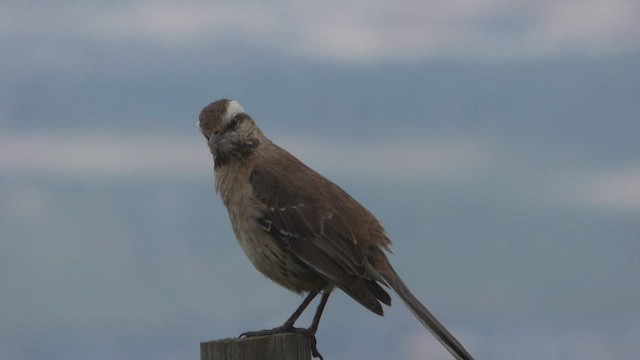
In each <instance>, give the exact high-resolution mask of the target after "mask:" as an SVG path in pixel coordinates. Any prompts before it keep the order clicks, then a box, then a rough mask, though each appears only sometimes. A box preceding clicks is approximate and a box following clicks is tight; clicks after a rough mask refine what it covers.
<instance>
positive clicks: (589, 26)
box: [0, 0, 640, 62]
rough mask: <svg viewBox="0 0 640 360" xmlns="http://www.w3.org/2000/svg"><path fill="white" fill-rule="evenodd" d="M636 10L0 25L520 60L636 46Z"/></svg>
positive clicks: (324, 53) (526, 6)
mask: <svg viewBox="0 0 640 360" xmlns="http://www.w3.org/2000/svg"><path fill="white" fill-rule="evenodd" d="M337 9H339V10H337ZM639 11H640V4H639V3H638V2H637V1H634V0H611V1H607V2H602V1H597V0H558V1H550V0H544V1H537V2H512V1H508V0H483V1H475V2H469V1H463V0H448V1H447V0H436V1H428V2H425V1H417V0H407V1H402V2H388V1H382V0H377V1H356V2H351V3H350V6H344V4H343V3H342V2H338V1H335V0H333V1H325V2H296V1H279V2H277V3H276V4H271V5H266V4H265V3H264V2H258V1H248V2H232V1H223V2H208V1H199V0H194V1H186V2H179V3H178V2H171V1H150V0H139V1H126V2H124V3H114V4H103V3H92V2H80V3H77V2H74V3H71V2H69V3H55V4H52V5H49V6H47V5H42V4H38V6H37V8H36V7H35V6H34V5H30V4H28V3H25V2H15V3H14V4H10V5H8V6H6V8H5V9H4V11H3V14H2V15H0V20H1V21H0V24H2V25H0V33H2V34H4V35H5V36H6V35H8V34H11V35H12V36H16V35H18V36H20V35H22V36H27V37H34V36H35V37H39V38H40V40H41V44H42V45H43V46H44V45H46V44H51V41H50V40H51V39H57V40H60V39H63V38H71V39H73V38H79V39H81V40H86V39H87V38H89V39H91V40H94V41H115V42H118V41H130V40H144V41H149V42H152V43H156V44H159V45H161V46H167V47H184V46H192V47H200V46H202V45H203V44H204V45H206V48H207V49H209V50H211V51H214V52H215V51H216V48H218V50H219V49H220V46H221V45H223V44H228V43H229V42H233V43H239V44H244V45H247V46H249V47H256V48H264V49H271V50H272V51H277V52H285V53H289V54H294V55H299V56H303V57H312V58H315V59H321V60H330V61H334V60H338V61H345V60H346V61H354V62H366V61H372V60H398V59H405V60H406V59H423V58H443V57H445V58H449V57H453V58H458V59H464V60H469V59H481V60H491V59H494V60H495V59H505V58H506V59H523V58H524V59H526V58H538V57H555V56H563V55H566V54H578V55H602V54H610V53H616V52H637V51H638V50H639V49H640V45H639V44H640V43H639V42H638V41H637V37H636V34H638V33H639V32H640V22H638V21H637V14H638V12H639Z"/></svg>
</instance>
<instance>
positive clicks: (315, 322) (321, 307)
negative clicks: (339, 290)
mask: <svg viewBox="0 0 640 360" xmlns="http://www.w3.org/2000/svg"><path fill="white" fill-rule="evenodd" d="M329 295H331V291H325V292H323V293H322V298H321V299H320V303H319V304H318V308H317V309H316V314H315V315H314V316H313V321H312V322H311V326H309V331H311V333H312V334H314V335H315V334H316V331H318V324H320V317H321V316H322V312H323V311H324V306H325V305H327V300H329Z"/></svg>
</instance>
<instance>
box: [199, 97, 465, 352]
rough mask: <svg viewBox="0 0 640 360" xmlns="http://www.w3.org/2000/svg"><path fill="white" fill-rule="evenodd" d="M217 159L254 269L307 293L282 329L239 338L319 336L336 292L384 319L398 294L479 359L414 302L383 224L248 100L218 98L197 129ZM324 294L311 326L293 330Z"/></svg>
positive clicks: (450, 344) (431, 326)
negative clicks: (270, 129)
mask: <svg viewBox="0 0 640 360" xmlns="http://www.w3.org/2000/svg"><path fill="white" fill-rule="evenodd" d="M197 125H198V127H199V130H200V132H201V133H202V135H204V137H205V139H206V141H207V145H208V147H209V150H210V152H211V155H212V156H213V167H214V178H215V181H214V182H215V190H216V192H217V193H218V194H219V195H220V198H221V199H222V202H223V204H224V206H225V207H226V209H227V212H228V214H229V218H230V221H231V226H232V228H233V232H234V235H235V237H236V239H237V240H238V242H239V244H240V246H241V248H242V250H243V251H244V253H245V254H246V256H247V257H248V258H249V260H250V261H251V263H252V264H253V265H254V267H255V268H256V269H257V270H258V271H260V272H261V273H262V274H264V275H265V276H266V277H268V278H269V279H271V280H273V281H274V282H276V283H278V284H280V285H281V286H283V287H285V288H287V289H289V290H291V291H293V292H296V293H299V294H305V293H306V294H307V295H306V297H305V298H304V300H303V302H302V304H300V306H299V307H298V308H297V309H296V310H295V312H294V313H293V314H292V315H291V316H290V317H289V318H288V319H287V320H286V321H285V323H284V324H283V325H282V326H280V327H276V328H274V329H269V330H261V331H251V332H246V333H243V334H241V337H252V336H260V335H269V334H275V333H285V332H299V333H304V334H307V335H309V336H312V337H313V344H314V349H313V355H314V356H315V357H320V358H321V357H322V356H321V355H320V353H319V352H318V351H317V349H316V348H315V344H316V342H315V334H316V332H317V329H318V325H319V322H320V317H321V315H322V312H323V310H324V308H325V305H326V303H327V301H328V299H329V296H330V294H331V293H332V291H333V290H334V289H336V288H338V289H340V290H342V291H344V292H345V293H346V294H347V295H349V296H350V297H351V298H352V299H353V300H355V301H357V302H358V303H360V304H361V305H362V306H364V307H365V308H367V309H368V310H370V311H371V312H373V313H375V314H377V315H380V316H382V315H383V314H384V312H383V308H382V305H386V306H391V297H390V295H389V293H388V292H387V291H386V290H385V288H391V289H392V290H393V291H394V292H395V293H396V294H397V295H398V297H399V298H400V299H401V300H402V301H403V302H404V304H405V305H406V306H407V307H408V308H409V310H410V311H411V312H412V313H413V315H415V317H416V318H417V319H418V320H419V321H420V322H421V323H422V325H424V327H425V328H427V329H428V330H429V331H430V332H431V333H432V334H433V335H434V336H435V338H436V339H437V340H439V341H440V342H441V343H442V345H444V347H445V348H446V349H447V350H448V351H449V352H450V353H451V354H452V355H453V357H454V358H455V359H458V360H472V359H473V357H472V356H471V354H470V353H469V352H468V351H467V350H466V349H465V348H464V347H463V346H462V344H461V343H460V342H459V341H458V340H457V339H456V338H455V337H454V336H453V335H452V334H451V333H450V332H449V331H448V330H447V329H446V328H445V327H444V326H443V325H442V324H441V323H440V321H438V320H437V319H436V318H435V316H433V314H431V312H430V311H429V310H427V308H426V307H425V306H424V305H423V304H422V303H421V302H420V301H419V300H418V299H417V298H416V297H415V296H414V295H413V293H412V292H411V291H410V290H409V288H408V287H407V285H406V284H405V283H404V281H403V280H402V279H401V278H400V276H399V275H398V274H397V272H396V271H395V270H394V268H393V267H392V266H391V263H390V262H389V260H388V258H387V256H386V253H390V251H391V250H390V247H391V240H390V239H389V237H388V235H387V233H386V232H385V230H384V228H383V226H382V225H381V223H380V222H379V221H378V219H377V218H376V217H375V216H374V215H373V214H372V213H371V212H370V211H369V210H367V209H366V208H365V207H364V206H363V205H361V204H360V203H359V202H358V201H356V200H355V199H354V198H353V197H351V195H349V194H348V193H347V192H346V191H344V190H343V189H342V188H340V187H339V186H338V185H336V184H334V183H333V182H332V181H330V180H328V179H327V178H325V177H324V176H322V175H320V174H319V173H318V172H316V171H315V170H313V169H311V168H310V167H309V166H307V165H305V164H304V163H303V162H302V161H300V160H299V159H298V158H296V157H295V156H293V155H292V154H290V153H289V152H288V151H286V150H285V149H283V148H281V147H280V146H278V145H276V144H275V143H273V142H272V141H271V140H270V139H269V138H268V137H267V136H266V135H265V134H264V133H263V132H262V130H260V128H259V127H258V126H257V125H256V122H255V121H254V120H253V118H252V117H251V116H250V115H248V114H247V113H246V112H245V110H244V108H243V107H242V106H241V105H240V103H239V102H238V101H236V100H232V99H220V100H216V101H214V102H212V103H210V104H208V105H207V106H205V107H204V108H203V109H202V111H201V112H200V116H199V120H198V123H197ZM320 293H322V297H321V299H320V302H319V304H318V307H317V309H316V312H315V315H314V317H313V320H312V322H311V326H310V327H309V328H307V329H299V328H296V327H294V324H295V322H296V320H297V319H298V317H299V316H300V315H301V314H302V313H303V312H304V310H305V309H306V308H307V306H308V305H309V304H310V303H311V301H312V300H313V299H314V298H315V297H316V296H317V295H319V294H320Z"/></svg>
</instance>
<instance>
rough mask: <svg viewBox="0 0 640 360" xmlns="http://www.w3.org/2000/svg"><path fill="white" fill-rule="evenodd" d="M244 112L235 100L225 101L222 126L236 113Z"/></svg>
mask: <svg viewBox="0 0 640 360" xmlns="http://www.w3.org/2000/svg"><path fill="white" fill-rule="evenodd" d="M242 113H244V108H243V107H242V106H240V103H238V102H237V101H235V100H231V101H229V102H228V103H227V111H226V112H225V113H224V116H223V117H222V126H226V125H227V124H228V123H229V121H231V119H233V118H234V117H235V116H236V115H238V114H242Z"/></svg>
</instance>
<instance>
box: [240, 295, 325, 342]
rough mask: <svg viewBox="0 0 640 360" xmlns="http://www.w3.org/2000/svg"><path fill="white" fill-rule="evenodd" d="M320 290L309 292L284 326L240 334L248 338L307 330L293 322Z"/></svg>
mask: <svg viewBox="0 0 640 360" xmlns="http://www.w3.org/2000/svg"><path fill="white" fill-rule="evenodd" d="M320 290H321V289H318V290H313V291H311V292H309V295H307V297H306V298H304V300H303V301H302V304H300V306H298V308H297V309H296V311H294V312H293V314H291V316H290V317H289V318H288V319H287V321H285V322H284V324H282V326H278V327H276V328H273V329H269V330H259V331H247V332H244V333H242V334H240V337H241V338H248V337H254V336H266V335H273V334H281V333H287V332H302V331H304V330H307V329H297V328H294V327H293V324H294V323H295V322H296V320H298V318H299V317H300V315H302V312H303V311H304V310H305V309H306V308H307V306H309V303H310V302H311V301H313V299H314V298H315V297H316V296H318V294H319V293H320Z"/></svg>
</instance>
